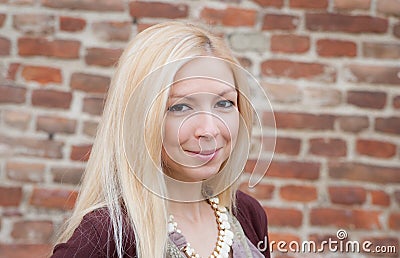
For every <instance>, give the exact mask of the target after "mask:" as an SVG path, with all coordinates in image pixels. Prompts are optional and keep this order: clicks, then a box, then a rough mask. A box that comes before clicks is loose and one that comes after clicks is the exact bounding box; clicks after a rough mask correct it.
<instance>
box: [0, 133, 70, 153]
mask: <svg viewBox="0 0 400 258" xmlns="http://www.w3.org/2000/svg"><path fill="white" fill-rule="evenodd" d="M0 143H2V144H4V145H5V147H8V148H9V149H10V151H11V153H12V154H13V155H14V156H17V155H22V156H33V157H41V158H51V159H60V158H62V148H63V146H64V143H62V142H59V141H53V140H42V139H34V138H27V137H15V138H12V137H7V136H4V135H0Z"/></svg>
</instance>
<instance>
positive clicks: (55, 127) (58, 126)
mask: <svg viewBox="0 0 400 258" xmlns="http://www.w3.org/2000/svg"><path fill="white" fill-rule="evenodd" d="M75 129H76V120H73V119H67V118H63V117H57V116H39V117H38V118H37V119H36V130H37V131H45V132H47V133H50V134H54V133H66V134H74V133H75Z"/></svg>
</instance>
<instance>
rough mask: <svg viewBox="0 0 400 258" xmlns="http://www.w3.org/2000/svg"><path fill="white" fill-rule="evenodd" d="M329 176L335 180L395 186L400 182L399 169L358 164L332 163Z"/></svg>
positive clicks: (329, 167)
mask: <svg viewBox="0 0 400 258" xmlns="http://www.w3.org/2000/svg"><path fill="white" fill-rule="evenodd" d="M328 171H329V176H330V177H331V178H334V179H346V180H351V181H361V182H372V183H376V184H395V183H399V182H400V173H399V168H397V167H390V166H386V167H383V166H376V165H367V164H361V163H356V162H330V163H329V164H328Z"/></svg>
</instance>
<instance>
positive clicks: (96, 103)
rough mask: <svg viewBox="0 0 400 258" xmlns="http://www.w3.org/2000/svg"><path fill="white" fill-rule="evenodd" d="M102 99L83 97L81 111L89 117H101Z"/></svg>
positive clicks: (103, 100)
mask: <svg viewBox="0 0 400 258" xmlns="http://www.w3.org/2000/svg"><path fill="white" fill-rule="evenodd" d="M104 102H105V99H104V98H98V97H85V98H84V99H83V108H82V111H83V112H85V113H89V114H91V115H101V114H102V113H103V109H104Z"/></svg>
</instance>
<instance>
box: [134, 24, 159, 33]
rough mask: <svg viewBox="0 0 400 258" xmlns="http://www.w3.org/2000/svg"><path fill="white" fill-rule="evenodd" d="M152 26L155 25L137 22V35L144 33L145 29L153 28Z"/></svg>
mask: <svg viewBox="0 0 400 258" xmlns="http://www.w3.org/2000/svg"><path fill="white" fill-rule="evenodd" d="M153 25H155V23H141V22H138V23H137V32H138V33H139V32H142V31H144V30H145V29H147V28H149V27H151V26H153Z"/></svg>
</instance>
